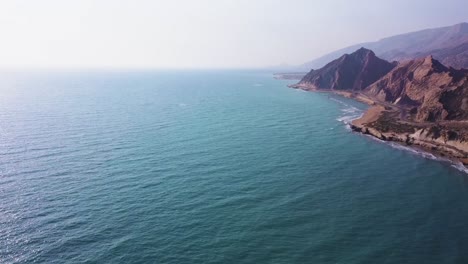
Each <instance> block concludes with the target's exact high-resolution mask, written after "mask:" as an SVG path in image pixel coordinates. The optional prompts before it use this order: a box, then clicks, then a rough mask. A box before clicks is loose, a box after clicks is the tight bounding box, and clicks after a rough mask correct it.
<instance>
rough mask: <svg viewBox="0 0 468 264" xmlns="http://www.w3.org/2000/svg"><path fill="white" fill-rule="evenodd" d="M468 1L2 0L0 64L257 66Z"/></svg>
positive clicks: (454, 14) (453, 19)
mask: <svg viewBox="0 0 468 264" xmlns="http://www.w3.org/2000/svg"><path fill="white" fill-rule="evenodd" d="M467 10H468V0H444V1H441V0H388V1H382V0H196V1H195V0H153V1H150V0H75V1H72V0H41V1H35V0H1V1H0V67H2V68H256V67H265V66H273V65H279V64H290V65H298V64H302V63H304V62H306V61H309V60H312V59H314V58H316V57H319V56H321V55H324V54H326V53H327V52H331V51H334V50H336V49H339V48H343V47H346V46H349V45H352V44H357V43H361V42H367V41H375V40H378V39H380V38H383V37H387V36H391V35H395V34H400V33H405V32H411V31H416V30H420V29H425V28H433V27H440V26H448V25H453V24H457V23H460V22H468V12H467Z"/></svg>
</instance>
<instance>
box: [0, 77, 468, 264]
mask: <svg viewBox="0 0 468 264" xmlns="http://www.w3.org/2000/svg"><path fill="white" fill-rule="evenodd" d="M292 82H293V81H286V80H276V79H274V78H273V75H272V73H271V72H267V71H260V70H154V71H153V70H141V71H140V70H138V71H137V70H127V71H124V70H68V71H66V70H62V71H45V70H37V71H3V72H2V73H1V74H0V263H2V264H4V263H5V264H6V263H177V264H184V263H236V264H237V263H288V264H289V263H291V264H294V263H330V264H332V263H333V264H353V263H369V264H371V263H372V264H375V263H406V264H412V263H415V264H416V263H418V264H421V263H424V264H431V263H434V264H440V263H444V264H445V263H460V264H462V263H468V174H467V173H466V172H465V171H464V170H463V168H462V167H460V166H458V165H456V164H452V163H450V162H448V161H444V160H439V159H437V158H436V157H434V156H432V155H430V154H425V153H421V152H419V151H414V150H411V149H408V148H404V147H401V146H399V145H396V144H394V145H392V144H388V143H385V142H381V141H378V140H375V139H373V138H370V137H367V136H364V135H361V134H357V133H354V132H352V131H351V130H350V129H349V126H348V125H347V123H348V122H349V121H350V120H352V119H354V118H356V117H359V116H360V115H361V114H362V113H363V111H365V109H366V107H367V106H365V105H363V104H361V103H358V102H355V101H353V100H350V99H346V98H343V97H340V96H338V95H332V94H327V93H313V92H303V91H300V90H295V89H290V88H288V87H287V85H288V84H291V83H292Z"/></svg>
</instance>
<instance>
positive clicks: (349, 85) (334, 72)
mask: <svg viewBox="0 0 468 264" xmlns="http://www.w3.org/2000/svg"><path fill="white" fill-rule="evenodd" d="M395 66H396V64H395V63H390V62H387V61H385V60H382V59H380V58H378V57H377V56H375V54H374V52H373V51H371V50H368V49H365V48H360V49H358V50H357V51H355V52H353V53H351V54H345V55H343V56H341V57H340V58H338V59H336V60H334V61H332V62H330V63H328V64H327V65H325V66H324V67H323V68H321V69H318V70H311V71H310V72H309V73H308V74H307V75H306V76H304V78H302V80H301V81H300V82H299V83H298V84H297V86H298V87H301V88H303V89H308V90H314V89H331V90H351V91H360V90H362V89H364V88H365V87H367V86H368V85H370V84H371V83H373V82H375V81H377V80H378V79H379V78H381V77H382V76H384V75H385V74H386V73H388V72H389V71H390V70H392V69H393V68H394V67H395Z"/></svg>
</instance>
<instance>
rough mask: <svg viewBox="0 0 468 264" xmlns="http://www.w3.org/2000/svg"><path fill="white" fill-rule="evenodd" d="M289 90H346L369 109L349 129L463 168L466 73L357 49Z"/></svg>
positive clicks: (429, 60)
mask: <svg viewBox="0 0 468 264" xmlns="http://www.w3.org/2000/svg"><path fill="white" fill-rule="evenodd" d="M292 87H294V88H300V89H304V90H327V91H332V92H338V93H340V94H343V93H344V91H345V92H346V94H347V95H349V96H350V97H353V98H357V99H360V100H361V101H364V102H367V103H369V104H371V105H372V107H371V108H370V109H369V110H368V111H367V112H366V113H365V114H364V116H363V117H361V118H359V119H357V120H354V121H353V122H352V124H351V127H352V128H353V130H355V131H358V132H361V133H364V134H369V135H372V136H375V137H377V138H379V139H382V140H388V141H396V142H401V143H402V144H406V145H411V146H417V147H419V148H422V149H425V150H427V151H430V152H433V153H436V154H438V155H440V156H445V157H449V158H451V159H456V160H459V161H462V162H463V163H464V164H468V70H464V69H461V70H457V69H454V68H452V67H446V66H445V65H443V64H442V63H440V62H439V61H437V60H436V59H434V58H433V57H432V56H427V57H424V58H419V59H414V60H410V61H406V62H401V63H399V64H396V63H390V62H387V61H385V60H383V59H380V58H378V57H376V56H375V54H374V53H373V52H372V51H370V50H367V49H364V48H361V49H359V50H357V51H356V52H354V53H352V54H349V55H348V54H346V55H344V56H342V57H341V58H339V59H337V60H334V61H332V62H330V63H329V64H327V65H326V66H324V67H323V68H321V69H318V70H315V71H314V70H312V71H311V72H309V73H308V74H307V75H306V76H305V77H304V78H303V79H302V80H301V81H300V82H299V83H298V84H296V85H294V86H292Z"/></svg>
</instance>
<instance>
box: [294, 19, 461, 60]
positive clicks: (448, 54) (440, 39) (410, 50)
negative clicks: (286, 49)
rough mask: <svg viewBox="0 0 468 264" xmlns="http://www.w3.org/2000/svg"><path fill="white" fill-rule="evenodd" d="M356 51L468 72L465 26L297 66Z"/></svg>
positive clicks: (422, 33)
mask: <svg viewBox="0 0 468 264" xmlns="http://www.w3.org/2000/svg"><path fill="white" fill-rule="evenodd" d="M359 47H365V48H367V49H371V50H373V51H374V52H375V53H376V54H377V56H379V57H380V58H383V59H386V60H388V61H394V60H397V61H402V60H411V59H415V58H419V57H424V56H426V55H429V54H432V55H433V56H434V58H435V59H437V60H440V61H442V62H443V63H444V64H445V65H447V66H451V67H454V68H458V69H459V68H468V23H460V24H456V25H453V26H448V27H441V28H433V29H425V30H421V31H416V32H411V33H406V34H401V35H396V36H392V37H388V38H384V39H381V40H379V41H376V42H368V43H361V44H357V45H353V46H349V47H346V48H343V49H340V50H337V51H334V52H331V53H329V54H326V55H324V56H322V57H319V58H317V59H315V60H312V61H310V62H307V63H305V64H303V65H301V66H300V68H304V69H316V68H320V67H323V66H324V65H325V64H326V63H328V62H329V61H332V60H334V59H336V58H338V57H340V56H342V55H343V54H345V53H350V52H352V51H354V50H356V49H357V48H359Z"/></svg>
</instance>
